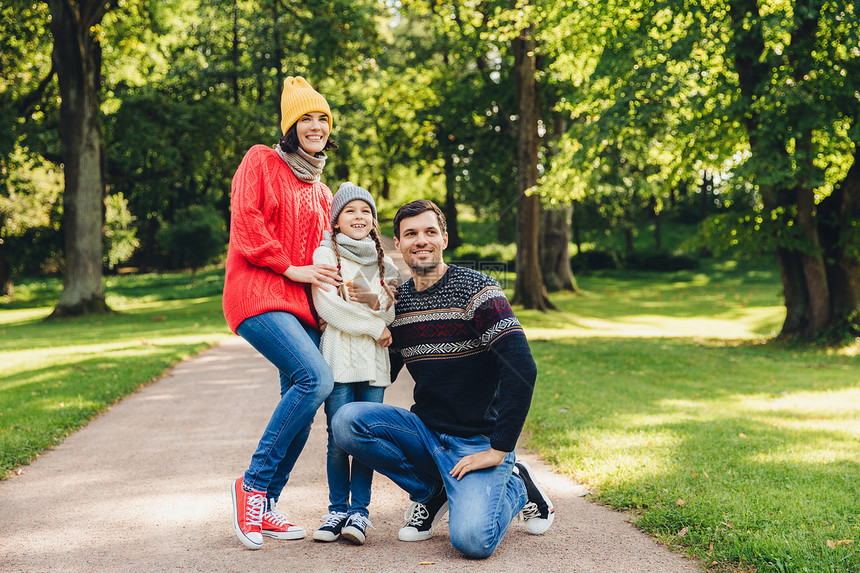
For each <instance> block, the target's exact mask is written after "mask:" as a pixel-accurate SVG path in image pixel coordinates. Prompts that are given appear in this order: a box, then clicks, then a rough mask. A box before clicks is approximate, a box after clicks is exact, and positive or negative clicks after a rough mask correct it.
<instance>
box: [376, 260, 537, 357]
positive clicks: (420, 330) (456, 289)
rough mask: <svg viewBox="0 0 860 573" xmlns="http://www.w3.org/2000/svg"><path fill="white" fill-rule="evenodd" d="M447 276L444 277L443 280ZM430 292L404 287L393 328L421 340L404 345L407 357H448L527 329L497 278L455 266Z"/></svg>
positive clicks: (403, 336) (482, 348)
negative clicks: (524, 327)
mask: <svg viewBox="0 0 860 573" xmlns="http://www.w3.org/2000/svg"><path fill="white" fill-rule="evenodd" d="M441 281H444V282H441ZM441 281H440V283H437V285H434V286H433V287H431V289H432V290H430V292H426V291H423V292H420V293H418V292H415V291H414V289H413V287H412V284H413V283H412V281H409V283H407V284H405V285H402V286H401V287H400V297H399V299H398V303H397V317H396V318H395V320H394V322H392V324H391V328H392V332H395V331H396V332H397V333H398V335H399V336H397V337H396V338H395V340H397V339H398V338H399V339H400V340H402V341H404V342H406V341H412V340H415V341H421V342H420V343H419V344H414V345H409V344H408V342H407V344H406V345H405V346H403V347H401V348H400V349H399V352H400V354H401V355H402V357H403V359H404V361H405V362H414V361H423V360H444V359H448V358H455V357H457V358H459V357H467V356H471V355H474V354H478V353H480V352H484V351H486V350H487V348H488V347H489V346H490V345H491V344H492V343H493V342H494V341H495V340H497V339H498V338H500V337H502V336H505V335H507V334H509V333H511V332H515V331H522V327H521V326H520V323H519V321H518V320H517V318H516V316H514V314H513V311H512V310H511V308H510V305H509V304H508V301H507V298H506V297H505V293H504V292H502V290H501V288H500V287H499V285H498V283H497V282H496V281H495V279H493V278H492V277H489V276H487V275H484V274H482V273H478V272H476V271H473V270H471V269H463V268H460V267H451V268H450V269H449V271H448V273H447V274H446V275H445V277H443V279H441Z"/></svg>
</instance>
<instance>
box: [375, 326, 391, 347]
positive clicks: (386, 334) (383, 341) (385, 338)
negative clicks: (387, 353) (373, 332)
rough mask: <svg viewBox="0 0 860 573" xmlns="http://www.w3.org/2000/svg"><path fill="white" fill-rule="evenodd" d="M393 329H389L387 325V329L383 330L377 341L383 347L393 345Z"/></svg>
mask: <svg viewBox="0 0 860 573" xmlns="http://www.w3.org/2000/svg"><path fill="white" fill-rule="evenodd" d="M391 341H392V340H391V331H390V330H388V327H387V326H386V327H385V330H383V331H382V336H380V337H379V338H377V339H376V343H377V344H378V345H380V346H382V347H387V346H391Z"/></svg>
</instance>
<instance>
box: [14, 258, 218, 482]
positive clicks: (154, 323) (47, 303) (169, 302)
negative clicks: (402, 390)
mask: <svg viewBox="0 0 860 573" xmlns="http://www.w3.org/2000/svg"><path fill="white" fill-rule="evenodd" d="M106 283H107V285H106V287H107V289H106V292H107V301H108V304H109V305H110V306H111V308H113V309H114V310H115V311H117V312H116V313H115V314H111V315H104V316H97V317H92V316H91V317H81V318H75V319H69V320H62V321H45V320H44V318H45V317H46V316H47V315H48V314H50V312H51V309H52V307H51V305H52V304H53V302H54V301H56V297H57V296H58V295H59V290H60V283H59V281H56V280H41V281H29V282H26V283H24V284H22V285H16V298H15V300H14V301H11V302H6V303H2V304H0V364H2V365H3V367H2V370H0V477H5V476H7V475H8V473H9V472H12V471H16V470H17V471H22V470H21V468H20V466H21V465H22V464H27V463H28V462H29V461H30V460H32V459H33V458H34V457H36V456H38V454H39V453H40V452H42V451H43V450H44V449H45V448H48V447H50V446H52V445H55V444H57V443H58V442H59V441H61V440H62V439H63V437H64V436H66V435H68V434H70V433H71V432H73V431H75V430H76V429H78V428H80V427H81V426H83V425H85V424H86V423H87V422H88V421H89V420H90V419H92V418H93V417H94V416H96V415H97V414H98V413H99V412H102V411H104V410H105V409H106V408H108V407H109V406H110V405H111V404H112V403H114V402H116V401H117V400H119V399H120V398H122V397H123V396H126V395H127V394H129V393H131V392H133V391H134V390H135V389H136V388H138V387H139V386H141V385H142V384H145V383H147V382H150V381H152V380H154V379H155V378H157V377H159V376H160V375H161V374H162V373H163V372H164V371H165V370H166V369H167V368H168V367H170V366H172V365H173V364H176V363H177V362H179V361H180V360H183V359H185V358H187V357H189V356H192V355H193V354H196V353H198V352H200V351H201V350H203V349H205V348H208V347H209V346H211V345H212V344H215V343H217V342H218V341H220V340H223V339H224V338H226V337H227V336H230V333H229V330H228V329H227V326H226V324H225V322H224V318H223V314H222V311H221V289H222V286H223V272H219V271H209V272H207V273H199V274H198V276H197V278H196V280H195V283H194V284H193V285H190V284H189V275H187V274H172V275H158V276H156V275H141V276H122V277H109V278H108V279H107V280H106Z"/></svg>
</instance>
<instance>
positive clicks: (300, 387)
mask: <svg viewBox="0 0 860 573" xmlns="http://www.w3.org/2000/svg"><path fill="white" fill-rule="evenodd" d="M236 332H237V333H238V334H239V336H241V337H242V338H244V339H245V340H247V341H248V342H249V343H250V344H251V346H253V347H254V348H256V349H257V351H259V352H260V354H262V355H263V356H265V357H266V359H268V360H269V362H271V363H272V364H274V365H275V366H276V367H277V368H278V371H279V372H280V378H281V400H280V401H279V402H278V405H277V406H276V407H275V411H274V413H273V414H272V417H271V419H270V420H269V423H268V425H267V426H266V429H265V431H264V432H263V437H262V438H260V443H259V444H258V445H257V450H256V451H255V452H254V455H253V456H252V457H251V465H250V467H249V468H248V471H246V472H245V484H246V485H247V486H249V487H251V488H253V489H255V490H257V491H264V492H266V497H267V498H271V499H274V500H275V501H277V500H278V498H279V497H280V495H281V491H282V490H283V489H284V486H285V485H286V484H287V481H288V480H289V478H290V472H291V471H292V470H293V466H294V465H295V464H296V460H297V459H298V458H299V454H300V453H302V449H304V447H305V443H306V442H307V441H308V434H309V433H310V431H311V422H313V419H314V415H315V414H316V411H317V410H318V409H319V407H320V405H322V403H323V401H324V400H325V399H326V398H327V397H328V395H329V394H330V393H331V390H332V387H333V386H334V379H333V377H332V373H331V368H329V366H328V364H326V361H325V359H323V357H322V354H320V351H319V333H318V332H317V331H316V329H314V328H312V327H310V326H307V325H305V324H303V323H302V322H300V321H299V320H298V319H297V318H296V317H295V316H294V315H292V314H290V313H289V312H281V311H273V312H266V313H263V314H260V315H257V316H252V317H250V318H247V319H245V320H244V321H243V322H242V324H240V325H239V328H237V329H236Z"/></svg>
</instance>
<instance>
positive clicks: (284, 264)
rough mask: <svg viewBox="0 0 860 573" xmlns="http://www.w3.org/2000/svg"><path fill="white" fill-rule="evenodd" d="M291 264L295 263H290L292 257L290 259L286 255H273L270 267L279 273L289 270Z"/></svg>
mask: <svg viewBox="0 0 860 573" xmlns="http://www.w3.org/2000/svg"><path fill="white" fill-rule="evenodd" d="M291 266H293V265H292V264H290V259H288V258H287V256H286V255H279V256H275V257H272V261H271V262H270V263H269V268H270V269H272V270H273V271H274V272H276V273H278V274H279V275H282V274H284V273H285V272H287V269H288V268H290V267H291Z"/></svg>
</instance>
